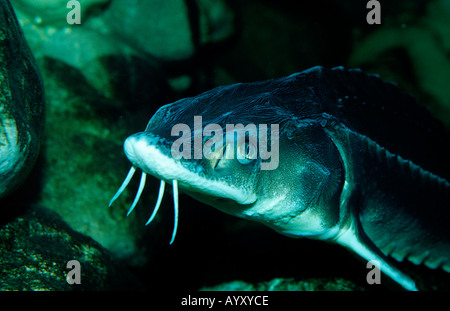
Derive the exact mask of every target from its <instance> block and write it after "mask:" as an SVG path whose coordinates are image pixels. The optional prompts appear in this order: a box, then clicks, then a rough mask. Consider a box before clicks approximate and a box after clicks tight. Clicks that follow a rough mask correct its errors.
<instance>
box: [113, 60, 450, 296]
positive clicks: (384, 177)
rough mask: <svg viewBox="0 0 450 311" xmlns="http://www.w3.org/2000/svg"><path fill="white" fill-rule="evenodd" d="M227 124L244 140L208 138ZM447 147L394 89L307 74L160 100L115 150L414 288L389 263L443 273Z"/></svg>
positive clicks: (326, 72)
mask: <svg viewBox="0 0 450 311" xmlns="http://www.w3.org/2000/svg"><path fill="white" fill-rule="evenodd" d="M199 117H201V122H200V124H199V122H197V123H196V122H195V121H199V120H200V119H199ZM229 124H232V125H237V124H241V125H243V126H244V129H242V127H240V128H239V126H235V127H234V128H235V129H236V128H238V129H239V130H240V132H244V135H241V136H239V135H238V134H236V135H230V136H228V135H222V136H221V135H216V134H217V133H218V132H221V131H223V132H224V133H225V134H228V133H229V132H231V131H229V130H228V128H227V125H229ZM250 125H255V127H254V128H253V130H252V128H251V127H250ZM174 129H176V130H174ZM211 129H215V130H216V131H215V132H214V131H212V130H211ZM255 129H256V130H255ZM239 130H238V131H235V132H236V133H237V132H239ZM189 131H190V132H189ZM224 133H222V134H224ZM185 134H186V135H185ZM188 134H189V135H188ZM233 137H234V139H233ZM251 137H256V139H255V140H254V141H256V142H257V143H254V142H253V143H252V141H251ZM449 142H450V135H449V134H448V132H446V130H445V129H444V127H443V126H442V124H441V123H439V122H438V121H437V120H435V119H433V118H432V117H431V116H430V114H429V113H428V111H427V110H425V108H422V107H419V106H417V104H416V103H415V102H414V100H413V98H412V97H411V96H409V95H407V94H405V93H402V92H401V91H400V90H399V89H398V88H397V87H396V86H395V85H394V84H392V83H386V82H383V81H381V80H380V79H379V78H378V77H377V76H373V75H366V74H364V73H362V72H361V71H360V70H346V69H344V68H342V67H337V68H333V69H326V68H323V67H313V68H311V69H308V70H306V71H303V72H300V73H296V74H293V75H290V76H287V77H283V78H279V79H272V80H268V81H262V82H254V83H239V84H234V85H229V86H221V87H217V88H215V89H212V90H210V91H207V92H205V93H203V94H200V95H198V96H195V97H191V98H185V99H181V100H179V101H177V102H174V103H172V104H169V105H165V106H163V107H161V108H160V109H159V110H158V111H157V112H156V113H155V115H154V116H153V117H152V118H151V119H150V121H149V123H148V125H147V127H146V129H145V131H143V132H140V133H137V134H134V135H132V136H130V137H129V138H127V139H126V141H125V143H124V150H125V154H126V156H127V157H128V159H129V160H130V161H131V162H132V164H133V168H132V171H130V174H131V175H132V173H133V172H134V170H135V168H139V169H141V170H142V171H143V175H142V176H145V174H151V175H153V176H155V177H157V178H159V179H161V181H162V182H161V185H162V187H163V185H164V183H165V182H176V186H179V187H180V188H181V189H182V191H183V192H185V193H187V194H189V195H190V196H192V197H194V198H196V199H198V200H200V201H202V202H204V203H206V204H208V205H211V206H213V207H215V208H217V209H219V210H221V211H223V212H225V213H228V214H231V215H234V216H238V217H241V218H244V219H249V220H253V221H257V222H260V223H263V224H265V225H267V226H269V227H271V228H273V229H274V230H276V231H277V232H279V233H281V234H284V235H287V236H291V237H308V238H312V239H318V240H325V241H328V242H332V243H337V244H340V245H342V246H344V247H346V248H348V249H350V250H352V251H353V252H355V253H356V254H358V255H360V256H361V257H363V258H365V259H366V260H368V261H373V262H376V263H377V264H378V265H379V267H380V268H381V270H382V271H383V272H384V273H386V274H387V275H388V276H390V277H391V278H392V279H393V280H395V281H396V282H398V283H399V284H400V285H402V286H403V287H404V288H406V289H409V290H416V289H417V287H416V285H415V282H414V281H413V280H412V279H411V278H410V277H409V276H407V275H405V274H404V273H403V272H401V271H400V270H398V269H397V268H396V265H395V264H394V263H393V262H392V260H391V259H390V257H393V258H395V259H397V260H400V261H401V260H403V259H405V258H406V259H408V260H410V261H411V262H413V263H416V264H425V265H426V266H428V267H430V268H438V267H440V268H442V269H444V270H445V271H447V272H450V230H449V226H448V225H447V224H448V223H449V221H450V209H449V208H450V207H449V204H450V203H449V202H450V183H449V182H448V180H449V176H450V169H449V167H450V166H449V165H448V164H447V163H446V162H447V160H446V159H449V158H450V154H449V152H448V151H447V149H448V148H445V146H446V145H448V143H449ZM212 144H213V145H214V148H209V149H208V148H206V149H207V151H208V152H206V153H205V151H204V150H203V149H202V148H205V147H208V146H211V145H212ZM175 145H176V148H174V146H175ZM180 146H182V148H181V147H180ZM199 148H201V149H202V150H201V151H199ZM261 150H263V151H264V152H261ZM269 150H270V152H269ZM275 151H276V152H275ZM181 154H182V155H183V156H180V155H181ZM268 154H269V155H270V157H268V156H267V155H268ZM268 164H272V165H268ZM265 165H266V166H265ZM267 167H268V168H267ZM263 168H267V169H263ZM130 174H129V178H127V180H128V181H129V179H131V175H130ZM127 180H126V181H125V182H124V184H123V185H122V187H121V189H119V191H118V193H117V194H116V196H115V197H114V198H113V200H114V199H115V198H117V196H118V195H120V193H121V192H122V191H123V189H124V188H125V187H126V184H127V183H128V181H127ZM144 182H145V181H144ZM141 186H142V187H140V188H143V184H142V183H141ZM139 195H140V192H139ZM139 195H138V196H137V198H136V200H135V202H134V203H133V207H134V206H135V204H136V203H137V200H138V199H139ZM160 196H162V194H161V192H160ZM113 200H112V201H113ZM158 202H160V199H158ZM111 203H112V202H111ZM157 207H159V204H157ZM175 207H176V209H177V208H178V201H176V204H175ZM155 210H157V208H156V209H155ZM154 213H155V212H154ZM153 217H154V215H152V218H153ZM174 235H175V231H174ZM174 235H173V237H172V241H173V238H174Z"/></svg>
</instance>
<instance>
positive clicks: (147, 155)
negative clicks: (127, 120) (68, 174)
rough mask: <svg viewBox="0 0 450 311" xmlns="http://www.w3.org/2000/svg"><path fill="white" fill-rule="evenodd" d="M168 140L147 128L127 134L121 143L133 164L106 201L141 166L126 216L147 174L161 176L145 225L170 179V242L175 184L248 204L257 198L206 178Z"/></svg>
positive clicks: (206, 195) (140, 190) (156, 209)
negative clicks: (178, 155) (178, 157)
mask: <svg viewBox="0 0 450 311" xmlns="http://www.w3.org/2000/svg"><path fill="white" fill-rule="evenodd" d="M169 145H170V144H169V142H168V141H167V140H165V139H164V138H160V137H158V136H156V135H153V134H151V133H148V132H141V133H137V134H134V135H132V136H130V137H128V138H127V139H126V140H125V143H124V151H125V155H126V156H127V158H128V159H129V160H130V162H131V163H132V164H133V166H132V167H131V169H130V171H129V172H128V174H127V176H126V178H125V180H124V181H123V183H122V185H121V186H120V187H119V189H118V190H117V192H116V194H115V195H114V196H113V198H112V199H111V201H110V202H109V206H111V205H112V204H113V202H114V201H115V200H116V199H117V198H118V197H119V196H120V195H121V194H122V192H123V191H124V190H125V188H126V187H127V186H128V184H129V182H130V181H131V179H132V177H133V175H134V173H135V172H136V169H137V168H140V169H141V170H142V174H141V180H140V183H139V188H138V191H137V193H136V197H135V199H134V201H133V203H132V204H131V207H130V209H129V211H128V213H127V216H128V215H129V214H130V213H131V212H132V211H133V209H134V208H135V206H136V205H137V203H138V202H139V199H140V196H141V194H142V191H143V190H144V187H145V182H146V176H147V174H150V175H152V176H154V177H156V178H158V179H160V180H161V182H160V188H159V193H158V198H157V202H156V205H155V208H154V209H153V213H152V215H151V216H150V218H149V219H148V221H147V223H146V225H148V224H150V223H151V222H152V220H153V219H154V218H155V216H156V214H157V212H158V209H159V207H160V205H161V202H162V199H163V196H164V190H165V184H166V183H169V182H171V183H172V186H173V201H174V229H173V232H172V238H171V241H170V243H169V244H172V243H173V242H174V240H175V237H176V232H177V226H178V205H179V204H178V188H179V187H180V188H183V190H186V192H188V193H192V194H199V195H200V196H202V197H208V198H209V199H210V200H211V201H215V200H217V201H228V200H232V201H234V202H236V203H237V204H239V205H249V204H252V203H254V202H255V201H256V194H255V193H253V192H251V191H245V190H243V189H240V188H237V187H234V186H233V185H229V184H226V183H224V182H220V181H219V180H214V179H209V178H207V177H206V175H205V174H204V173H202V171H201V169H199V168H200V167H199V166H198V165H196V164H195V162H190V163H188V164H189V165H188V164H187V163H183V162H182V161H181V160H175V159H174V158H172V156H171V153H170V146H169Z"/></svg>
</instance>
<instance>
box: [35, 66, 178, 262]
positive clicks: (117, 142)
mask: <svg viewBox="0 0 450 311" xmlns="http://www.w3.org/2000/svg"><path fill="white" fill-rule="evenodd" d="M122 60H123V59H120V58H119V59H111V60H109V61H110V62H113V61H114V62H115V67H117V68H122V69H124V68H128V67H126V64H128V63H126V62H125V63H123V62H121V61H122ZM39 65H40V67H41V68H42V74H43V76H44V82H45V87H46V97H47V113H46V119H47V125H46V131H45V135H46V140H45V141H44V142H43V146H42V147H43V148H42V151H43V164H42V192H41V195H40V199H39V201H38V203H39V204H40V205H43V206H46V207H47V208H49V209H51V210H53V211H55V212H57V213H58V214H59V215H60V216H61V217H62V218H63V219H64V221H66V222H67V223H68V224H69V225H70V226H71V227H72V228H73V229H74V230H76V231H78V232H81V233H83V234H85V235H87V236H89V237H91V238H93V239H94V240H95V241H97V242H99V243H100V244H101V245H102V246H103V247H105V248H107V249H108V250H109V251H111V252H112V253H114V254H115V255H116V256H117V257H119V258H121V259H124V260H127V262H129V263H131V264H135V265H137V264H142V263H144V262H145V261H146V256H145V255H144V253H145V250H146V247H145V246H146V245H148V243H145V242H144V240H145V233H146V232H149V231H148V230H147V229H148V228H146V227H145V221H146V219H147V218H148V213H151V210H150V209H145V208H144V209H141V210H140V211H138V212H137V213H133V214H132V215H130V216H129V217H126V210H127V209H128V208H129V202H130V201H131V200H132V196H134V193H133V191H135V190H130V192H127V194H126V197H127V200H126V201H125V200H124V201H120V202H118V204H117V205H114V206H113V207H111V208H108V202H109V200H110V199H111V197H112V196H113V195H114V191H115V189H116V188H117V186H118V185H120V183H121V182H122V178H123V172H124V171H126V170H128V169H129V164H128V161H127V160H126V159H125V157H124V156H123V155H122V153H121V150H122V143H123V139H124V138H125V137H126V136H127V134H128V133H130V132H131V131H133V130H134V129H135V128H136V127H139V126H141V127H145V124H146V122H147V113H143V112H142V111H148V112H154V111H156V109H158V108H159V106H160V105H161V104H162V103H163V102H166V99H165V96H167V94H170V92H169V91H167V88H168V86H167V85H166V84H165V80H164V79H163V78H162V77H160V76H158V74H157V72H153V71H152V69H151V68H148V67H145V66H142V70H143V71H145V73H147V74H149V75H145V74H144V72H143V71H142V72H141V71H138V70H137V69H136V68H137V64H135V65H133V68H135V69H136V71H135V72H134V74H136V77H137V76H139V77H140V79H135V80H133V79H134V78H135V77H134V78H130V79H131V80H133V81H137V82H139V81H140V82H142V83H146V82H147V83H150V85H151V87H148V88H145V89H144V88H139V85H135V84H133V83H132V82H130V81H129V80H126V79H125V77H126V76H127V72H126V71H125V69H124V71H123V72H122V77H123V79H121V80H119V81H116V83H117V84H113V85H115V86H116V88H117V91H120V90H122V89H126V92H125V91H123V90H122V93H123V94H122V96H123V97H124V100H126V99H127V98H128V103H127V104H125V102H122V101H120V100H118V99H114V100H113V99H109V98H106V97H105V96H104V95H102V94H100V93H98V92H97V91H96V90H95V89H94V88H92V87H91V86H90V85H89V83H88V82H87V81H86V80H85V79H84V77H83V75H82V74H81V73H80V72H79V70H78V69H76V68H73V67H70V66H68V65H66V64H65V63H63V62H61V61H58V60H55V59H50V58H45V59H42V60H41V61H40V62H39ZM107 76H108V77H109V76H110V73H107ZM129 77H133V75H131V74H130V75H129ZM132 89H137V90H139V89H141V91H142V93H134V95H133V94H131V93H132V91H131V90H132ZM127 96H129V97H127ZM133 96H135V98H134V99H133ZM117 97H118V98H119V99H120V96H119V95H118V96H117ZM139 101H142V102H144V103H149V104H148V105H142V102H140V103H139V104H140V106H139V105H138V102H139ZM154 189H155V191H156V190H157V186H156V185H155V187H154ZM145 197H146V198H145V200H148V201H147V203H144V204H146V206H151V205H153V204H154V203H153V202H152V201H151V200H156V198H155V197H153V196H152V195H148V194H147V195H145ZM151 202H152V203H151ZM153 233H154V232H153Z"/></svg>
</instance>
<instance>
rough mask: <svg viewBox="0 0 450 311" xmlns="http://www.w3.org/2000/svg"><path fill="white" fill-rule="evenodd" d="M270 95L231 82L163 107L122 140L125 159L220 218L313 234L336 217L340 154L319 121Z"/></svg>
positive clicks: (266, 88) (270, 88)
mask: <svg viewBox="0 0 450 311" xmlns="http://www.w3.org/2000/svg"><path fill="white" fill-rule="evenodd" d="M273 90H274V88H273V86H271V85H268V86H267V85H263V84H261V83H259V84H258V83H253V84H235V85H231V86H226V87H219V88H216V89H213V90H211V91H208V92H206V93H203V94H200V95H199V96H196V97H192V98H185V99H182V100H179V101H177V102H174V103H172V104H169V105H165V106H163V107H161V108H160V109H159V110H158V111H157V112H156V113H155V115H154V116H153V117H152V118H151V119H150V121H149V122H148V125H147V127H146V129H145V131H143V132H139V133H136V134H134V135H132V136H130V137H128V138H127V139H126V141H125V143H124V150H125V154H126V156H127V157H128V159H129V160H130V161H131V162H132V163H133V166H134V167H138V168H140V169H141V170H142V171H143V172H145V173H147V174H150V175H153V176H155V177H156V178H158V179H161V180H163V181H166V182H168V181H172V180H177V181H178V186H179V187H180V189H181V190H182V191H183V192H185V193H187V194H188V195H190V196H192V197H194V198H195V199H198V200H199V201H201V202H204V203H206V204H208V205H211V206H213V207H215V208H217V209H219V210H221V211H223V212H225V213H228V214H231V215H234V216H238V217H241V218H245V219H250V220H254V221H257V222H260V223H263V224H265V225H267V226H269V227H271V228H273V229H275V230H276V231H278V232H280V233H283V234H285V235H289V236H304V235H307V236H315V235H320V234H322V233H323V232H324V231H326V230H329V228H331V227H332V226H334V224H335V223H336V222H337V221H338V218H339V194H340V189H341V188H342V183H343V169H342V164H341V161H340V157H339V153H338V151H337V149H336V147H335V146H334V145H333V143H332V141H331V140H330V139H329V138H328V136H327V135H326V133H325V132H324V130H323V128H322V126H321V125H320V120H315V119H314V118H312V119H311V118H310V116H311V115H308V114H306V113H304V115H305V117H304V118H302V114H298V113H297V114H295V113H293V111H292V109H289V108H290V107H289V105H288V104H287V103H285V102H284V100H289V99H290V98H291V97H288V98H286V99H283V98H278V97H277V95H276V94H274V92H273ZM275 90H280V88H278V89H277V88H275ZM305 92H308V90H306V91H305ZM297 95H298V94H297ZM274 98H275V99H274ZM279 103H280V104H279ZM299 115H300V117H299ZM307 115H308V118H307V117H306V116H307Z"/></svg>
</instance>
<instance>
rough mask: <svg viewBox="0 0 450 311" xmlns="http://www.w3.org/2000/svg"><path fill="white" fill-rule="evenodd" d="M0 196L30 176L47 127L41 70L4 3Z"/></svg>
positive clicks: (0, 14) (0, 12) (0, 8)
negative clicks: (43, 130)
mask: <svg viewBox="0 0 450 311" xmlns="http://www.w3.org/2000/svg"><path fill="white" fill-rule="evenodd" d="M0 103H1V106H0V197H2V196H4V195H6V194H8V193H10V192H11V191H12V190H14V189H15V188H16V187H17V186H18V185H19V184H20V183H21V182H22V181H23V180H24V179H25V178H26V177H27V175H28V173H29V172H30V170H31V168H32V167H33V165H34V163H35V161H36V158H37V155H38V152H39V143H40V136H41V132H42V129H43V125H44V105H45V102H44V90H43V85H42V81H41V76H40V73H39V70H38V68H37V66H36V63H35V59H34V57H33V55H32V53H31V51H30V48H29V46H28V44H27V42H26V41H25V38H24V36H23V33H22V30H21V28H20V26H19V23H18V22H17V19H16V16H15V14H14V11H13V9H12V7H11V5H10V3H9V1H8V0H7V1H1V2H0Z"/></svg>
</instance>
